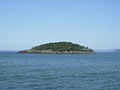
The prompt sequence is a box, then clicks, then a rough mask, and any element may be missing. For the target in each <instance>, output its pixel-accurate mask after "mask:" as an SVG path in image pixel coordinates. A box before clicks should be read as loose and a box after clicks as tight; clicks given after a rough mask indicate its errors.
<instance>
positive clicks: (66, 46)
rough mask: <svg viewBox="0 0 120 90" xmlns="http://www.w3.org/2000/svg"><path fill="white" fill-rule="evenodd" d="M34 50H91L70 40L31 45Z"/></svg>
mask: <svg viewBox="0 0 120 90" xmlns="http://www.w3.org/2000/svg"><path fill="white" fill-rule="evenodd" d="M32 49H34V50H40V51H44V50H50V51H57V52H64V51H68V52H69V51H81V52H82V51H83V52H85V51H93V50H92V49H89V48H88V47H85V46H81V45H79V44H73V43H71V42H56V43H47V44H42V45H40V46H36V47H33V48H32Z"/></svg>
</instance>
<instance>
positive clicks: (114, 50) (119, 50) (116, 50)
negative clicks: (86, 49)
mask: <svg viewBox="0 0 120 90" xmlns="http://www.w3.org/2000/svg"><path fill="white" fill-rule="evenodd" d="M94 51H96V52H120V49H108V50H94Z"/></svg>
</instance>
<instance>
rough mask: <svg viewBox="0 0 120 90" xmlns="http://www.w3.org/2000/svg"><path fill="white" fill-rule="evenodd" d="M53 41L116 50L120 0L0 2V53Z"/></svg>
mask: <svg viewBox="0 0 120 90" xmlns="http://www.w3.org/2000/svg"><path fill="white" fill-rule="evenodd" d="M56 41H71V42H73V43H78V44H81V45H86V46H88V47H90V48H92V49H114V48H120V0H0V50H21V49H28V48H31V47H32V46H36V45H39V44H43V43H47V42H56Z"/></svg>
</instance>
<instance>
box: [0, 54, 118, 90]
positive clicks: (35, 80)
mask: <svg viewBox="0 0 120 90" xmlns="http://www.w3.org/2000/svg"><path fill="white" fill-rule="evenodd" d="M0 90H120V53H97V54H18V53H0Z"/></svg>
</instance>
